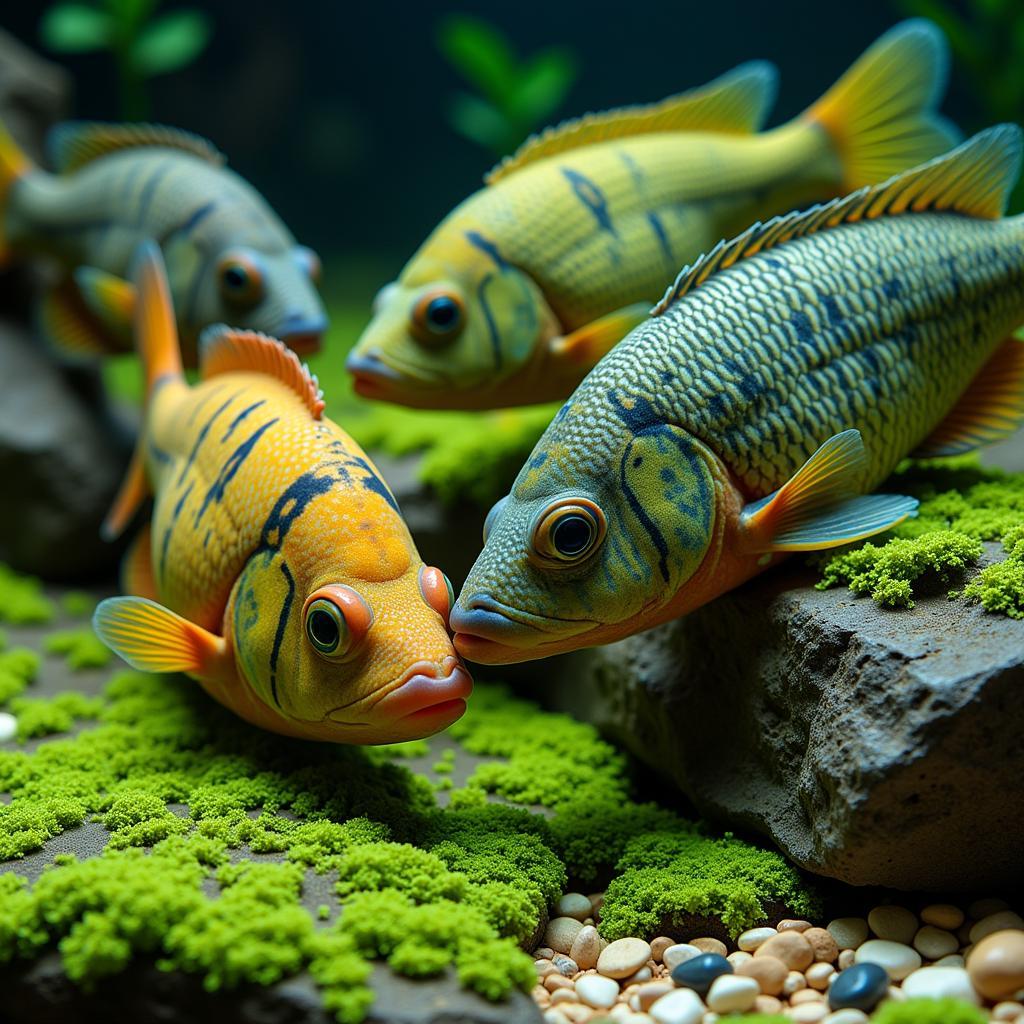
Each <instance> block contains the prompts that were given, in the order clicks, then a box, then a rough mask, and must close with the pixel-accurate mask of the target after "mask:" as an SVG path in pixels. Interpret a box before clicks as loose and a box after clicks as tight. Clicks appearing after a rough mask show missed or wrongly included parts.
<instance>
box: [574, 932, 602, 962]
mask: <svg viewBox="0 0 1024 1024" xmlns="http://www.w3.org/2000/svg"><path fill="white" fill-rule="evenodd" d="M600 955H601V936H600V935H598V933H597V929H596V928H595V927H594V926H593V925H592V924H585V925H584V926H583V927H582V928H581V929H580V930H579V931H578V932H577V933H576V938H575V939H573V940H572V946H570V947H569V956H570V957H572V959H573V960H575V961H576V963H577V964H579V966H580V970H583V971H588V970H590V968H591V967H596V966H597V958H598V957H599V956H600Z"/></svg>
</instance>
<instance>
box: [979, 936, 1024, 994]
mask: <svg viewBox="0 0 1024 1024" xmlns="http://www.w3.org/2000/svg"><path fill="white" fill-rule="evenodd" d="M967 972H968V974H970V977H971V981H972V982H973V983H974V987H975V988H976V989H977V990H978V991H979V992H980V993H981V994H982V995H983V996H984V997H985V998H986V999H992V1000H996V999H1008V998H1012V997H1013V996H1014V995H1015V994H1016V993H1017V992H1018V991H1019V990H1020V989H1024V932H1019V931H1005V932H994V933H993V934H992V935H986V936H985V938H983V939H982V940H981V942H979V943H978V944H977V945H976V946H975V947H974V949H973V950H972V951H971V954H970V956H968V958H967Z"/></svg>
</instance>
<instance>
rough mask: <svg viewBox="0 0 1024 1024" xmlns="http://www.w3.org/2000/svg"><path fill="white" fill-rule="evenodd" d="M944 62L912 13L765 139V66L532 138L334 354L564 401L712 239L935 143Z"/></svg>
mask: <svg viewBox="0 0 1024 1024" xmlns="http://www.w3.org/2000/svg"><path fill="white" fill-rule="evenodd" d="M947 63H948V58H947V52H946V45H945V40H944V38H943V36H942V34H941V33H940V32H939V31H938V29H936V28H935V27H934V26H933V25H932V24H930V23H929V22H926V21H921V20H913V21H908V22H905V23H903V24H902V25H899V26H897V27H896V28H895V29H893V30H892V31H890V32H889V33H888V34H886V35H885V36H883V37H882V38H881V39H880V40H878V41H877V42H876V43H875V45H874V46H872V47H871V48H870V49H869V50H868V51H867V53H865V54H864V55H863V56H862V57H861V59H860V60H859V61H857V63H856V64H854V65H853V67H852V68H850V70H849V71H848V72H847V73H846V74H845V75H844V76H843V77H842V78H841V79H840V80H839V82H838V83H837V84H836V85H835V86H833V88H832V89H831V90H830V91H829V92H828V93H826V95H825V96H824V97H823V98H822V99H821V100H819V102H817V103H816V104H814V106H812V107H811V108H810V109H809V110H807V111H806V112H805V113H804V114H802V115H801V116H799V117H797V118H796V119H795V120H793V121H791V122H789V123H788V124H784V125H782V126H781V127H779V128H774V129H772V130H771V131H759V130H758V129H759V128H760V126H761V124H762V123H763V121H764V119H765V116H766V114H767V112H768V109H769V107H770V105H771V101H772V99H773V96H774V93H775V77H776V76H775V71H774V69H773V68H772V66H771V65H769V64H766V63H764V62H755V63H750V64H745V65H742V66H741V67H739V68H736V69H735V70H734V71H732V72H731V73H729V74H727V75H724V76H723V77H721V78H719V79H717V80H715V81H714V82H712V83H710V84H709V85H706V86H704V87H703V88H701V89H696V90H694V91H692V92H687V93H683V94H682V95H679V96H674V97H670V98H669V99H667V100H664V101H662V102H661V103H656V104H654V105H652V106H648V107H629V108H624V109H621V110H614V111H611V112H609V113H604V114H590V115H587V116H585V117H583V118H581V119H579V120H576V121H570V122H567V123H565V124H563V125H561V126H559V127H558V128H554V129H549V130H547V131H545V132H543V133H542V134H540V135H539V136H537V137H535V138H533V139H531V140H529V141H528V142H526V143H525V144H524V145H523V147H522V148H521V149H520V150H519V152H518V153H516V154H515V155H514V156H513V157H511V158H509V159H507V160H506V161H505V162H504V163H502V164H501V165H499V166H498V167H497V168H496V169H495V170H494V171H492V172H491V174H490V175H489V176H488V178H487V179H486V181H487V185H486V187H485V188H483V189H482V190H481V191H479V192H477V193H475V194H474V195H472V196H470V197H469V198H468V199H466V200H465V201H464V202H463V203H462V204H461V205H460V206H458V207H457V208H456V209H455V210H454V211H453V212H452V213H451V214H450V215H449V216H448V217H447V218H446V219H445V220H444V221H442V223H441V224H440V225H439V226H438V227H437V228H436V229H435V231H434V232H433V234H431V235H430V237H429V238H428V239H427V240H426V241H425V242H424V243H423V245H422V246H421V248H420V249H419V251H418V252H417V253H416V254H415V255H414V256H413V257H412V259H411V260H410V261H409V263H408V264H407V265H406V267H405V269H404V270H403V271H402V273H401V276H400V277H399V279H398V281H397V282H396V283H394V284H392V285H389V286H387V287H386V288H385V289H383V290H382V291H381V293H380V294H379V296H378V298H377V301H376V303H375V311H374V317H373V320H372V321H371V323H370V324H369V326H368V327H367V328H366V330H365V332H364V334H363V336H362V337H361V338H360V340H359V342H358V344H357V345H356V347H355V348H354V349H353V351H352V353H351V354H350V356H349V359H348V363H347V366H348V369H349V371H350V372H351V373H352V374H353V375H354V377H355V386H356V390H357V391H358V392H359V393H360V394H361V395H364V396H366V397H368V398H378V399H383V400H386V401H392V402H399V403H402V404H405V405H412V406H420V407H434V408H479V409H482V408H491V407H497V406H508V405H522V404H529V403H532V402H542V401H549V400H554V399H563V398H566V397H567V396H568V395H569V394H570V393H571V392H572V390H573V389H574V388H575V387H576V385H577V384H578V383H579V382H580V380H582V379H583V377H584V376H585V375H586V374H587V373H588V372H589V370H590V369H591V368H592V367H593V366H594V365H595V364H596V363H597V361H598V360H599V359H600V358H601V357H602V356H603V355H604V354H605V353H606V352H607V351H608V350H609V349H610V348H611V347H612V346H613V345H614V344H615V343H616V342H618V341H619V339H620V338H622V337H623V336H624V335H625V334H626V333H628V331H629V330H630V329H631V328H632V327H634V326H635V325H636V324H637V323H639V322H640V321H641V320H643V319H645V318H646V316H647V313H648V311H649V309H650V306H651V305H652V304H653V303H654V302H655V301H657V299H658V297H659V296H660V295H661V293H662V292H663V291H664V289H665V287H666V285H667V284H668V283H669V282H670V281H671V280H672V279H673V278H674V277H675V275H676V273H677V272H678V270H679V268H680V267H681V266H683V265H685V264H686V263H687V262H689V261H691V260H693V259H695V258H696V257H697V256H698V255H700V253H701V252H704V251H706V250H707V249H709V248H710V247H711V246H712V245H714V244H715V243H716V242H717V241H718V240H719V239H720V238H723V237H730V236H732V235H734V234H736V233H737V232H738V231H740V230H742V229H743V228H745V227H746V226H747V225H748V224H750V223H752V222H753V221H755V220H759V219H764V218H766V217H768V216H771V215H772V214H778V213H784V212H786V211H788V210H790V209H793V208H794V207H799V206H803V205H806V204H808V203H810V202H812V201H815V200H820V199H827V198H829V197H830V196H834V195H842V194H845V193H847V192H849V191H852V190H854V189H856V188H859V187H860V186H862V185H864V184H868V183H873V182H877V181H881V180H883V179H885V178H887V177H888V176H890V175H891V174H894V173H896V172H899V171H902V170H904V169H905V168H907V167H909V166H912V165H913V164H915V163H918V162H920V161H923V160H926V159H929V158H931V157H933V156H936V155H938V154H939V153H942V152H944V151H946V150H947V149H948V148H949V147H950V145H952V144H953V143H954V142H955V141H956V133H955V131H954V130H953V129H952V128H951V126H950V125H948V123H946V122H945V121H943V119H941V118H940V117H939V116H938V115H936V114H935V112H934V108H935V104H936V102H937V101H938V100H939V99H940V98H941V95H942V92H943V91H944V83H945V78H946V67H947Z"/></svg>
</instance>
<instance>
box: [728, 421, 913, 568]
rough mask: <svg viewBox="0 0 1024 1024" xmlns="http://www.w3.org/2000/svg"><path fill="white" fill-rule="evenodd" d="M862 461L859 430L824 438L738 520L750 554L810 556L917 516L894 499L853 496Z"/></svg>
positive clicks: (909, 504)
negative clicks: (808, 553) (787, 477)
mask: <svg viewBox="0 0 1024 1024" xmlns="http://www.w3.org/2000/svg"><path fill="white" fill-rule="evenodd" d="M866 461H867V454H866V453H865V451H864V442H863V440H862V439H861V436H860V431H859V430H844V431H843V432H842V433H840V434H836V435H835V436H834V437H831V438H829V440H828V441H826V442H825V443H824V444H823V445H822V446H821V447H820V448H819V449H818V450H817V451H816V452H815V453H814V454H813V455H812V456H811V457H810V458H809V459H808V460H807V462H805V463H804V465H803V466H802V467H801V468H800V469H799V470H798V471H797V472H796V474H795V475H794V476H793V477H792V478H791V479H790V480H789V481H788V482H787V483H785V484H783V486H782V487H780V488H779V489H778V490H777V491H775V492H774V493H773V494H769V495H768V496H767V497H766V498H762V499H761V500H760V501H756V502H753V503H752V504H750V505H748V506H747V507H746V508H745V509H744V510H743V514H742V518H741V525H742V530H743V533H744V537H745V541H746V544H747V546H748V549H749V550H750V551H815V550H819V549H822V548H832V547H838V546H839V545H840V544H849V543H851V542H852V541H856V540H862V539H863V538H865V537H870V536H872V535H873V534H876V533H881V532H882V531H883V530H888V529H889V528H890V527H892V526H895V525H896V524H897V523H899V522H902V521H903V520H904V519H906V518H907V517H908V516H913V515H915V514H916V512H917V499H915V498H908V497H905V496H904V495H900V494H869V495H861V496H856V489H857V486H858V484H859V482H860V479H861V475H862V473H863V471H864V468H865V464H866Z"/></svg>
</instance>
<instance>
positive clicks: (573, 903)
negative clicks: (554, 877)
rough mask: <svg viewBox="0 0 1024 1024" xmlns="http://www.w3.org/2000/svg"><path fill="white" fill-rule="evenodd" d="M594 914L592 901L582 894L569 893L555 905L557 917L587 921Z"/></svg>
mask: <svg viewBox="0 0 1024 1024" xmlns="http://www.w3.org/2000/svg"><path fill="white" fill-rule="evenodd" d="M593 912H594V908H593V907H592V906H591V905H590V900H588V899H587V897H586V896H584V895H583V893H581V892H567V893H566V894H565V895H564V896H562V897H561V898H560V899H559V901H558V902H557V903H556V904H555V914H556V916H557V917H573V918H575V919H576V920H577V921H585V920H586V919H587V918H588V917H590V915H591V914H592V913H593Z"/></svg>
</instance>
